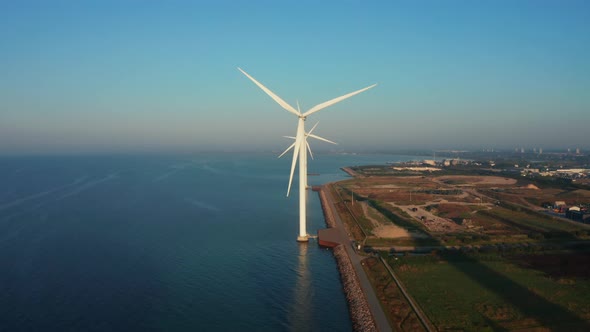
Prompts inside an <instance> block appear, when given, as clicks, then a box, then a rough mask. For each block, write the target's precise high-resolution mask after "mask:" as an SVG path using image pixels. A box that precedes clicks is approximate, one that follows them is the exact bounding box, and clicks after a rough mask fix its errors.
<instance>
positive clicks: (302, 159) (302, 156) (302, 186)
mask: <svg viewBox="0 0 590 332" xmlns="http://www.w3.org/2000/svg"><path fill="white" fill-rule="evenodd" d="M238 70H239V71H241V72H242V73H243V74H244V75H246V77H248V78H249V79H250V80H251V81H252V82H254V83H255V84H256V85H258V87H259V88H261V89H262V91H264V92H266V94H267V95H269V96H270V97H271V98H272V99H274V101H276V102H277V103H278V104H279V105H281V107H282V108H284V109H285V110H287V111H289V112H290V113H293V114H294V115H295V116H297V118H298V122H297V133H296V135H295V143H293V145H292V147H293V161H292V163H291V174H290V176H289V186H288V187H287V196H289V193H290V191H291V183H292V182H293V173H294V172H295V165H296V164H297V157H299V236H298V237H297V241H299V242H307V241H308V239H309V235H308V234H307V230H306V217H307V211H306V199H305V190H306V186H307V183H306V182H307V181H306V180H307V150H306V149H307V139H306V136H307V135H310V136H311V133H307V134H306V132H305V120H306V119H307V117H308V116H309V115H311V114H313V113H315V112H317V111H319V110H322V109H324V108H326V107H328V106H332V105H334V104H336V103H338V102H340V101H343V100H344V99H347V98H350V97H352V96H354V95H356V94H359V93H361V92H363V91H366V90H369V89H370V88H372V87H374V86H375V85H377V84H373V85H371V86H368V87H366V88H363V89H360V90H357V91H354V92H351V93H348V94H345V95H343V96H340V97H337V98H334V99H331V100H328V101H326V102H323V103H321V104H318V105H316V106H314V107H312V108H310V109H309V110H308V111H307V112H304V113H301V111H299V110H296V109H295V108H293V106H291V105H289V104H287V103H286V102H285V101H284V100H283V99H281V98H280V97H279V96H277V95H276V94H274V93H273V92H272V91H270V90H269V89H268V88H267V87H265V86H264V85H262V83H260V82H258V81H257V80H255V79H254V77H252V76H250V75H248V73H246V72H245V71H243V70H242V69H241V68H238ZM312 131H313V129H312ZM290 148H291V147H289V149H290ZM289 149H287V150H289Z"/></svg>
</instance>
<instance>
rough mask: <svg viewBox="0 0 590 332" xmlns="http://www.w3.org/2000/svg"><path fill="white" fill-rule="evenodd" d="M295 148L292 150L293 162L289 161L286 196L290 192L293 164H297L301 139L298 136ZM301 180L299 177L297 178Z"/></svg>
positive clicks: (293, 170)
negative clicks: (289, 171) (289, 170)
mask: <svg viewBox="0 0 590 332" xmlns="http://www.w3.org/2000/svg"><path fill="white" fill-rule="evenodd" d="M294 144H295V148H294V150H293V162H292V163H291V175H290V176H289V187H287V197H289V193H290V192H291V183H292V182H293V173H294V172H295V165H296V164H297V157H298V156H299V148H300V147H299V145H301V139H299V137H298V138H297V139H296V140H295V143H294ZM299 167H301V165H299ZM299 181H301V179H299Z"/></svg>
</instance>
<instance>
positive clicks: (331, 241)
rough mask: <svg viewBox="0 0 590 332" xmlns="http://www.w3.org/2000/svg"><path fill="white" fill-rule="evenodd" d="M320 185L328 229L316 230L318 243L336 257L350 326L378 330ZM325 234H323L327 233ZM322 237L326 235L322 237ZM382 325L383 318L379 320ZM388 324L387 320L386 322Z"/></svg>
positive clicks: (346, 242) (322, 187) (355, 328)
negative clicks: (330, 250) (327, 248)
mask: <svg viewBox="0 0 590 332" xmlns="http://www.w3.org/2000/svg"><path fill="white" fill-rule="evenodd" d="M328 185H329V184H326V185H322V186H321V187H319V188H317V189H316V191H317V192H318V194H319V197H320V202H321V206H322V210H323V213H324V220H325V221H326V225H327V226H328V229H324V230H320V232H318V243H319V244H320V245H321V246H325V247H329V248H332V249H333V254H334V258H335V259H336V265H337V267H338V272H339V273H340V279H341V281H342V288H343V290H344V293H345V296H346V300H347V302H348V309H349V312H350V318H351V321H352V327H353V330H354V331H379V330H383V329H384V327H383V326H382V327H381V329H378V328H377V324H376V320H375V314H374V312H373V311H372V310H371V306H370V305H369V301H368V299H367V294H366V293H365V292H364V291H363V289H362V287H361V282H360V280H359V276H358V275H357V271H356V270H355V268H354V266H353V264H352V260H351V257H350V254H349V253H348V251H347V250H346V249H348V248H345V246H346V245H348V242H350V241H349V240H348V241H346V240H344V241H343V239H342V237H340V239H338V234H336V233H337V232H334V231H337V224H336V220H335V217H334V213H333V211H332V209H331V208H330V207H329V203H328V198H327V196H326V195H327V194H326V192H325V190H326V188H327V186H328ZM322 231H323V232H322ZM328 233H329V235H327V236H325V235H323V234H328ZM323 237H328V239H324V238H323ZM381 321H382V322H381V323H382V325H383V320H381ZM386 323H387V325H389V323H388V322H386ZM388 330H390V329H388Z"/></svg>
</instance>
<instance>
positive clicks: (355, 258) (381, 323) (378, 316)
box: [325, 190, 392, 332]
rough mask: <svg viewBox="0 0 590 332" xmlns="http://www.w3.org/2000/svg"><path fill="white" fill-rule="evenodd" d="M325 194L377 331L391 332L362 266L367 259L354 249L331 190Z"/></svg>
mask: <svg viewBox="0 0 590 332" xmlns="http://www.w3.org/2000/svg"><path fill="white" fill-rule="evenodd" d="M325 193H326V201H327V204H328V207H329V208H330V209H331V210H332V212H333V215H334V219H335V222H336V228H337V229H338V230H339V232H338V240H339V242H340V243H342V245H343V246H344V248H345V249H346V253H347V254H348V257H350V261H351V262H352V266H353V267H354V270H355V271H356V275H357V277H358V279H359V281H360V284H361V288H362V290H363V293H364V294H365V296H366V297H367V302H368V303H369V308H370V309H371V313H372V314H373V319H375V325H377V329H378V330H379V331H381V332H385V331H391V330H392V329H391V326H390V325H389V321H388V320H387V316H386V315H385V313H384V312H383V309H382V308H381V303H380V302H379V299H378V298H377V295H375V291H374V290H373V287H372V286H371V283H370V282H369V278H367V275H366V273H365V270H363V267H362V265H361V261H362V260H363V259H364V258H365V257H364V256H361V255H358V254H357V253H356V252H355V251H354V249H353V248H352V242H351V241H350V239H349V237H348V234H347V233H346V229H345V228H344V223H343V222H342V220H341V219H340V215H339V214H338V212H337V210H336V207H335V206H334V198H333V197H332V192H331V190H325Z"/></svg>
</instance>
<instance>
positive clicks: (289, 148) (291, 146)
mask: <svg viewBox="0 0 590 332" xmlns="http://www.w3.org/2000/svg"><path fill="white" fill-rule="evenodd" d="M294 146H295V142H293V144H291V145H290V146H289V147H288V148H287V150H285V151H283V153H281V155H280V156H278V157H277V158H281V157H282V156H283V155H284V154H285V153H287V151H289V150H291V149H292V148H293V147H294Z"/></svg>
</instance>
